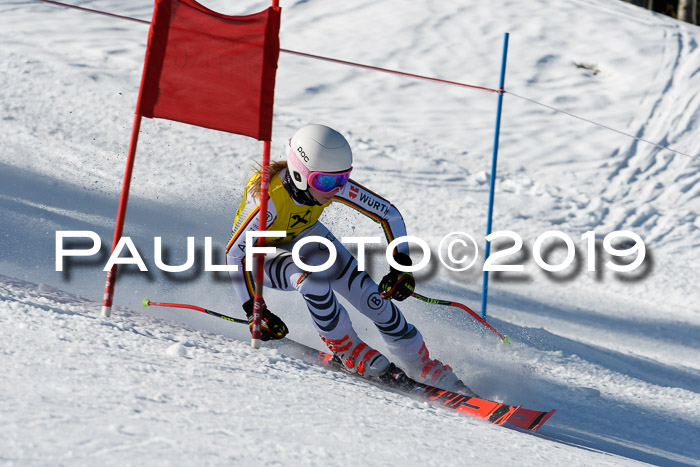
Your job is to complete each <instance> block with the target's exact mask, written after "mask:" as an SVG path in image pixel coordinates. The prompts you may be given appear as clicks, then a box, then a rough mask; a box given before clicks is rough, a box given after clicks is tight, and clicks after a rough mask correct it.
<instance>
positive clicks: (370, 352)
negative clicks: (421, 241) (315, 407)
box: [226, 124, 472, 394]
mask: <svg viewBox="0 0 700 467" xmlns="http://www.w3.org/2000/svg"><path fill="white" fill-rule="evenodd" d="M287 150H288V152H287V160H286V161H280V162H274V163H273V164H272V165H271V167H270V185H269V200H268V208H267V230H281V231H286V234H287V235H286V236H285V237H283V238H268V239H267V245H268V246H276V247H277V253H276V254H272V255H270V254H268V255H267V257H266V260H265V267H264V269H265V282H264V285H265V286H267V287H272V288H275V289H279V290H285V291H292V290H296V291H297V292H299V293H300V294H301V296H302V297H303V298H304V300H305V302H306V306H307V307H308V309H309V312H310V314H311V319H312V321H313V324H314V326H315V327H316V330H317V331H318V333H319V334H320V336H321V338H322V339H323V341H324V342H325V344H326V345H327V346H328V348H329V349H330V350H331V351H332V352H333V353H334V354H335V355H337V356H338V357H339V358H340V359H341V360H342V361H343V363H344V364H345V365H346V366H347V368H348V369H349V370H351V371H357V372H358V373H360V374H361V375H364V376H370V377H379V376H380V375H382V374H383V373H384V372H386V371H387V370H389V368H390V367H391V363H390V362H389V360H388V359H387V358H386V357H385V356H384V355H382V354H381V353H379V352H378V351H376V350H374V349H373V348H371V347H370V346H369V345H367V344H365V343H364V342H363V341H362V340H361V339H360V338H359V337H358V335H357V333H356V332H355V330H354V329H353V327H352V323H351V322H350V317H349V315H348V312H347V311H346V310H345V308H344V307H343V306H342V305H341V304H340V303H339V302H338V300H337V298H336V295H335V293H336V292H337V293H339V294H340V295H342V296H343V297H345V299H347V300H348V301H349V302H350V303H351V304H352V305H353V306H354V307H355V308H357V309H358V310H359V311H360V312H361V313H362V314H363V315H365V316H367V317H368V318H369V319H371V320H372V321H373V322H374V325H375V326H376V327H377V329H378V330H379V334H380V335H381V337H382V339H383V340H384V342H385V343H386V345H387V347H388V348H389V350H390V351H391V353H392V354H393V355H394V356H395V357H397V358H398V359H399V360H400V362H401V363H402V365H400V366H401V368H403V370H404V371H405V372H406V373H408V374H409V375H410V376H411V377H413V378H414V379H417V380H419V381H421V382H425V383H427V384H430V385H433V386H437V387H440V388H442V389H447V390H451V391H456V392H461V393H466V394H472V393H471V391H470V390H469V388H467V387H466V386H465V385H464V384H463V383H462V382H461V381H459V380H458V378H457V376H455V374H454V372H453V371H452V369H451V368H450V367H449V366H447V365H443V364H442V363H441V362H440V361H439V360H436V359H431V358H430V356H429V354H428V349H427V347H426V345H425V342H423V336H422V335H421V333H420V331H418V329H417V328H416V327H415V326H413V325H412V324H410V323H409V322H407V321H406V318H405V317H404V315H403V313H401V310H399V308H398V307H397V306H396V305H395V304H394V303H393V302H392V301H391V300H390V299H394V300H398V301H401V300H404V299H406V298H407V297H409V296H410V295H411V293H412V292H413V288H414V286H415V280H414V278H413V275H412V274H411V273H410V272H401V271H398V270H397V269H394V268H391V269H390V272H389V273H388V274H387V275H385V276H384V278H383V279H382V281H381V282H380V284H379V286H377V284H376V282H374V281H373V280H372V278H370V276H369V275H368V274H367V273H366V272H361V271H359V270H358V263H357V260H356V259H355V257H354V256H352V254H351V253H350V252H349V251H348V250H347V249H346V248H345V246H344V245H343V244H342V243H341V242H340V241H338V240H337V239H336V238H335V237H334V236H333V234H331V232H330V231H329V230H328V228H326V226H325V225H323V224H322V223H321V222H320V221H319V217H320V216H321V213H322V212H323V210H324V209H325V208H326V207H327V206H328V205H330V203H332V202H334V201H336V202H339V203H342V204H345V205H347V206H350V207H352V208H354V209H356V210H358V211H360V212H361V213H363V214H365V215H367V216H369V217H370V218H371V219H373V220H375V221H376V222H378V223H380V224H381V225H382V227H383V228H384V232H385V234H386V237H387V240H388V241H389V242H391V241H392V240H393V239H394V238H397V237H400V236H404V235H406V227H405V224H404V221H403V218H402V217H401V214H400V213H399V211H398V210H397V209H396V207H394V206H393V205H392V204H391V203H389V202H388V201H387V200H386V199H384V198H382V197H381V196H379V195H377V194H375V193H373V192H371V191H369V190H368V189H366V188H365V187H363V186H362V185H360V184H358V183H356V182H355V181H353V180H351V179H350V172H351V171H352V151H351V149H350V145H349V144H348V142H347V141H346V140H345V138H344V137H343V136H342V135H341V134H340V133H338V132H337V131H335V130H333V129H331V128H329V127H327V126H323V125H316V124H312V125H307V126H304V127H302V128H301V129H299V130H298V131H297V132H296V133H295V134H294V136H293V137H292V138H291V139H290V141H289V146H288V148H287ZM260 177H261V174H260V171H259V170H258V171H257V173H255V174H254V175H253V176H252V177H251V178H250V179H249V180H248V183H247V184H246V187H245V193H244V196H243V201H242V202H241V204H240V206H239V207H238V210H237V211H236V217H235V220H234V224H233V236H232V237H231V240H230V241H229V243H228V245H227V247H226V259H227V264H229V265H232V264H235V265H238V270H237V271H235V272H230V275H231V278H232V280H233V284H234V287H235V289H236V292H237V294H238V296H239V297H240V299H241V301H242V302H243V309H244V310H245V313H246V315H247V316H248V321H249V323H251V327H252V315H253V295H254V289H255V287H254V282H253V274H252V273H251V272H249V271H246V254H245V253H246V247H247V246H248V245H246V231H249V230H253V231H256V230H258V219H259V216H260V213H259V209H260V208H259V205H258V200H257V199H255V198H256V197H257V196H258V193H259V192H260ZM312 235H313V236H320V237H325V238H326V239H328V240H330V241H331V242H332V243H333V245H335V249H336V251H337V259H336V261H335V262H334V263H333V265H332V266H331V267H330V268H328V269H327V270H325V271H322V272H307V271H304V270H303V269H301V268H300V267H299V266H297V264H295V262H294V261H293V260H292V254H291V251H292V248H293V247H294V245H295V243H297V242H299V241H300V240H301V239H303V238H305V237H308V236H312ZM328 255H329V252H328V248H327V247H326V246H324V245H323V244H322V243H320V242H318V243H317V242H310V243H308V244H306V245H304V246H303V247H301V249H300V258H301V259H302V260H303V262H304V264H307V265H321V264H324V263H325V262H326V261H327V260H328V257H329V256H328ZM408 255H409V251H408V246H407V244H406V243H401V244H399V246H397V247H396V249H395V250H394V260H395V261H396V263H397V264H400V265H403V266H410V265H411V264H412V263H411V259H410V258H409V256H408ZM261 328H262V340H270V339H281V338H283V337H284V336H285V335H286V334H287V332H288V330H287V326H286V325H285V324H284V322H282V320H281V319H280V318H279V317H278V316H276V315H275V314H273V313H272V312H271V311H270V310H269V309H267V307H266V306H264V307H263V319H262V325H261Z"/></svg>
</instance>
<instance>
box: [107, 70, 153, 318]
mask: <svg viewBox="0 0 700 467" xmlns="http://www.w3.org/2000/svg"><path fill="white" fill-rule="evenodd" d="M141 87H143V83H142V85H141ZM140 104H141V91H140V90H139V99H138V103H137V104H136V115H135V116H134V125H133V126H132V127H131V140H130V141H129V155H128V156H127V158H126V168H125V169H124V180H123V181H122V194H121V197H120V198H119V210H118V211H117V221H116V224H115V226H114V238H113V239H112V251H111V252H112V253H114V249H115V248H116V246H117V243H119V240H120V239H121V238H122V232H123V231H124V218H125V217H126V205H127V203H128V201H129V188H130V187H131V174H132V172H133V170H134V159H135V158H136V145H137V143H138V139H139V130H140V129H141V112H140V107H141V105H140ZM116 281H117V264H116V263H115V264H114V265H112V269H111V270H110V271H109V272H108V273H107V280H106V282H105V293H104V296H103V297H102V316H105V317H109V316H110V315H111V314H112V299H113V297H114V283H115V282H116Z"/></svg>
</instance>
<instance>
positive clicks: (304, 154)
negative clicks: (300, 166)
mask: <svg viewBox="0 0 700 467" xmlns="http://www.w3.org/2000/svg"><path fill="white" fill-rule="evenodd" d="M297 152H298V153H299V157H301V158H302V159H304V162H309V156H307V155H306V153H305V152H304V149H303V148H302V147H301V146H299V147H298V148H297Z"/></svg>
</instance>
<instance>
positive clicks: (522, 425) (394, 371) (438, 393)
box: [142, 299, 554, 432]
mask: <svg viewBox="0 0 700 467" xmlns="http://www.w3.org/2000/svg"><path fill="white" fill-rule="evenodd" d="M142 304H143V306H144V307H146V308H148V307H150V306H163V307H172V308H187V309H191V310H196V311H200V312H202V313H206V314H208V315H211V316H215V317H217V318H221V319H225V320H227V321H229V322H233V323H238V324H248V321H247V320H244V319H240V318H233V317H231V316H227V315H223V314H221V313H217V312H215V311H212V310H208V309H206V308H202V307H198V306H194V305H185V304H179V303H157V302H152V301H151V300H149V299H145V300H143V302H142ZM268 344H269V346H270V347H273V348H275V347H276V348H280V347H282V350H284V348H289V350H290V353H291V354H294V356H296V357H299V358H301V359H302V360H304V361H307V362H309V363H312V364H316V365H319V366H321V367H323V368H326V369H328V370H331V371H337V372H342V373H345V374H347V375H350V376H353V377H355V378H358V379H360V380H362V381H365V382H367V383H371V384H374V385H376V386H378V387H385V388H390V389H394V390H398V391H400V392H402V393H404V394H408V395H411V396H413V397H417V398H419V399H423V400H427V401H429V402H431V403H434V404H437V405H441V406H443V407H445V408H447V409H449V410H454V411H455V412H459V413H463V414H465V415H469V416H472V417H476V418H480V419H482V420H485V421H488V422H490V423H493V424H496V425H503V426H506V427H510V428H516V429H520V430H526V431H533V432H534V431H537V430H538V429H539V428H540V427H541V426H542V425H543V424H544V423H545V422H546V421H547V420H548V419H549V418H550V417H551V416H552V415H553V414H554V410H550V411H549V412H541V411H537V410H530V409H525V408H523V407H520V406H519V405H517V406H514V405H508V404H503V403H501V402H494V401H489V400H485V399H479V398H477V397H471V396H467V395H464V394H459V393H456V392H451V391H447V390H444V389H440V388H437V387H435V386H430V385H428V384H424V383H421V382H418V381H416V380H414V379H412V378H410V377H409V376H408V375H406V373H404V371H403V370H401V369H400V368H398V367H396V366H395V365H392V368H391V369H390V370H389V371H388V372H387V373H385V374H384V375H382V377H381V378H368V377H364V376H361V375H359V374H358V373H356V372H351V371H349V370H348V369H347V368H346V367H345V365H344V364H343V362H342V361H340V359H339V358H338V357H336V356H335V355H333V354H332V353H328V352H323V351H321V350H317V349H314V348H313V347H310V346H308V345H306V344H302V343H301V342H297V341H294V340H292V339H289V338H286V337H285V338H284V339H281V340H278V341H270V342H268Z"/></svg>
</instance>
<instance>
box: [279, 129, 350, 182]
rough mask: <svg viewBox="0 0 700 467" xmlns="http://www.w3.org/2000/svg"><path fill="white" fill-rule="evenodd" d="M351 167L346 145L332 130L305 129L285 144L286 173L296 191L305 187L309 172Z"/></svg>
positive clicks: (337, 170)
mask: <svg viewBox="0 0 700 467" xmlns="http://www.w3.org/2000/svg"><path fill="white" fill-rule="evenodd" d="M299 164H301V167H300V166H299ZM351 167H352V150H351V149H350V144H348V142H347V140H346V139H345V138H344V137H343V135H341V134H340V133H338V132H337V131H335V130H334V129H333V128H329V127H327V126H325V125H318V124H311V125H306V126H303V127H301V128H300V129H298V130H297V131H296V133H294V136H292V138H291V139H290V140H289V148H288V154H287V169H288V170H289V174H290V175H291V178H292V181H293V182H294V185H295V186H296V187H297V188H299V189H300V190H306V189H307V188H308V187H309V184H308V179H307V176H308V174H309V173H311V172H330V173H333V172H343V171H347V170H349V169H350V168H351ZM304 172H305V173H304Z"/></svg>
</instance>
